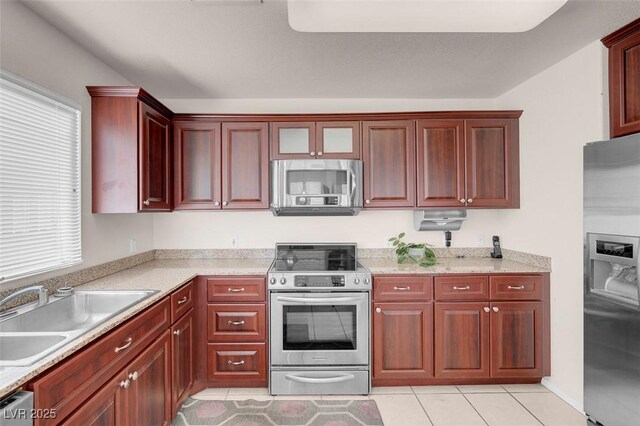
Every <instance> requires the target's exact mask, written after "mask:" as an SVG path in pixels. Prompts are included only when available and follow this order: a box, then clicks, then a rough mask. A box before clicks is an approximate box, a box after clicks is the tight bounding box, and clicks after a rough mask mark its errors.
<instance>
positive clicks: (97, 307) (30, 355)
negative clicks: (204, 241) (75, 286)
mask: <svg viewBox="0 0 640 426" xmlns="http://www.w3.org/2000/svg"><path fill="white" fill-rule="evenodd" d="M154 293H157V290H132V291H76V292H75V293H73V294H72V295H70V296H66V297H64V298H56V297H52V298H51V299H52V300H51V301H50V302H49V303H47V304H46V305H43V306H38V307H35V306H29V305H27V306H26V307H24V308H21V309H19V310H18V313H17V314H16V315H15V316H12V317H9V318H7V319H4V320H1V321H0V367H19V366H29V365H32V364H34V363H35V362H37V361H39V360H40V359H42V358H44V357H45V356H47V355H49V354H51V353H52V352H54V351H56V350H57V349H59V348H62V347H63V346H65V345H67V344H68V343H70V342H72V341H73V340H75V339H77V338H78V337H81V336H82V335H83V334H85V333H87V332H89V331H90V330H92V329H94V328H96V327H97V326H99V325H100V324H102V323H104V322H106V321H108V320H109V319H111V318H113V317H115V316H116V315H118V314H119V313H120V312H123V311H125V310H126V309H128V308H130V307H131V306H133V305H135V304H136V303H138V302H140V301H142V300H144V299H146V298H147V297H149V296H151V295H152V294H154ZM34 305H35V304H34Z"/></svg>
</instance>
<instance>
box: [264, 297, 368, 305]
mask: <svg viewBox="0 0 640 426" xmlns="http://www.w3.org/2000/svg"><path fill="white" fill-rule="evenodd" d="M276 300H277V301H278V302H294V303H310V304H317V303H333V304H335V303H345V302H359V301H361V300H362V299H360V298H358V297H313V298H311V297H309V298H306V297H287V296H278V297H277V298H276Z"/></svg>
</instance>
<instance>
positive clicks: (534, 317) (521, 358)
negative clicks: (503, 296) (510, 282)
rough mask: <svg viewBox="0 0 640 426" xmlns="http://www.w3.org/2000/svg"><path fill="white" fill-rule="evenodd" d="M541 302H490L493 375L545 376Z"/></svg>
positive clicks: (506, 376) (505, 376)
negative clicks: (543, 370)
mask: <svg viewBox="0 0 640 426" xmlns="http://www.w3.org/2000/svg"><path fill="white" fill-rule="evenodd" d="M542 312H543V309H542V302H499V303H491V377H500V378H502V377H504V378H508V377H542V376H543V374H542V363H543V348H542V342H543V339H542V335H543V331H542V327H543V318H542Z"/></svg>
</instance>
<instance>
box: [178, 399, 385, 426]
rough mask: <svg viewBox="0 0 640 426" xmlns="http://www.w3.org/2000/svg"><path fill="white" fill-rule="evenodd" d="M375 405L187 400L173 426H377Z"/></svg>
mask: <svg viewBox="0 0 640 426" xmlns="http://www.w3.org/2000/svg"><path fill="white" fill-rule="evenodd" d="M382 424H383V423H382V418H381V417H380V411H378V406H377V405H376V402H375V401H371V400H362V401H274V400H271V401H256V400H253V399H248V400H245V401H202V400H196V399H193V398H189V399H187V400H186V401H185V403H184V404H183V405H182V408H180V411H178V415H177V416H176V418H175V420H174V421H173V426H196V425H197V426H205V425H207V426H208V425H224V426H258V425H270V426H302V425H304V426H307V425H308V426H328V425H331V426H363V425H364V426H381V425H382Z"/></svg>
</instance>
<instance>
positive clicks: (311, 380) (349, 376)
mask: <svg viewBox="0 0 640 426" xmlns="http://www.w3.org/2000/svg"><path fill="white" fill-rule="evenodd" d="M284 377H286V378H287V379H288V380H291V381H293V382H300V383H321V384H322V383H340V382H348V381H349V380H353V379H354V376H353V374H345V375H344V376H335V377H301V376H295V375H293V374H287V375H286V376H284Z"/></svg>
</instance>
